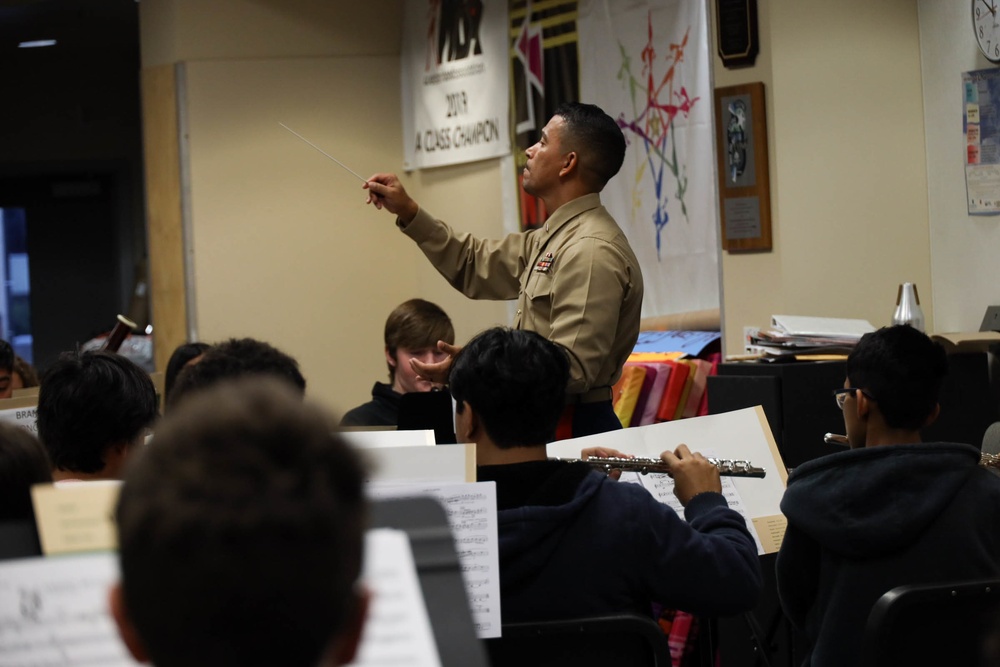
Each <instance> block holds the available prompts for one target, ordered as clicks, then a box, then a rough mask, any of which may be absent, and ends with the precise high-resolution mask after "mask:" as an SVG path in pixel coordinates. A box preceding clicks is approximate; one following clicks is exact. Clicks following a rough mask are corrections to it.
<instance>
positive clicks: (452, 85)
mask: <svg viewBox="0 0 1000 667" xmlns="http://www.w3.org/2000/svg"><path fill="white" fill-rule="evenodd" d="M403 30H404V33H403V57H402V82H403V100H402V107H403V143H404V151H403V156H404V158H403V160H404V161H403V166H404V168H405V169H407V170H410V169H420V168H423V167H439V166H442V165H446V164H457V163H460V162H471V161H473V160H482V159H484V158H491V157H499V156H502V155H507V154H509V153H510V127H509V126H510V114H509V102H508V98H509V93H510V85H509V82H508V53H509V50H510V47H509V45H508V42H509V39H508V36H507V34H506V31H507V0H461V1H460V0H406V2H405V6H404V16H403Z"/></svg>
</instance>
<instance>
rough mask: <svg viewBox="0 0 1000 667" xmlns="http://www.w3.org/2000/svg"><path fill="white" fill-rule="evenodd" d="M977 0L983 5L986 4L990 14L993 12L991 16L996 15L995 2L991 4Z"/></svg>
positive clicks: (984, 0)
mask: <svg viewBox="0 0 1000 667" xmlns="http://www.w3.org/2000/svg"><path fill="white" fill-rule="evenodd" d="M979 1H980V2H982V3H983V4H984V5H986V9H988V10H990V14H993V18H996V15H997V7H996V4H993V5H991V4H990V3H988V2H986V0H979Z"/></svg>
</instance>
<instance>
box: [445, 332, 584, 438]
mask: <svg viewBox="0 0 1000 667" xmlns="http://www.w3.org/2000/svg"><path fill="white" fill-rule="evenodd" d="M568 381H569V359H567V357H566V353H565V352H564V351H563V350H562V349H561V348H560V347H559V346H557V345H556V344H555V343H552V342H551V341H548V340H546V339H545V338H543V337H542V336H540V335H538V334H537V333H535V332H534V331H523V330H519V329H508V328H505V327H495V328H493V329H487V330H486V331H484V332H482V333H480V334H479V335H477V336H476V337H475V338H473V339H472V340H471V341H469V343H468V344H467V345H465V346H464V347H463V348H462V351H461V352H459V353H458V355H457V356H456V357H455V361H454V363H453V364H452V367H451V374H450V376H449V386H450V388H451V394H452V396H453V397H454V398H455V401H456V402H457V407H456V410H458V411H459V412H461V411H462V410H463V409H464V408H463V406H462V401H465V402H467V403H468V404H469V405H470V406H472V409H473V410H475V411H476V414H477V415H479V418H480V419H481V420H482V422H483V427H484V428H485V429H486V433H487V435H489V436H490V438H491V439H492V440H493V442H494V443H495V444H496V445H497V446H498V447H502V448H509V447H527V446H531V445H539V444H544V443H546V442H550V441H551V440H552V439H553V438H554V436H555V433H556V427H557V426H558V425H559V417H560V415H561V414H562V410H563V407H564V405H565V403H566V383H567V382H568Z"/></svg>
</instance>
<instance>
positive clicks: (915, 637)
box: [862, 579, 1000, 667]
mask: <svg viewBox="0 0 1000 667" xmlns="http://www.w3.org/2000/svg"><path fill="white" fill-rule="evenodd" d="M998 611H1000V579H990V580H980V581H962V582H955V583H944V584H913V585H907V586H899V587H897V588H894V589H892V590H891V591H889V592H888V593H886V594H885V595H883V596H882V597H881V598H879V599H878V601H877V602H876V603H875V606H874V607H872V611H871V614H870V615H869V616H868V624H867V626H866V627H865V634H864V638H863V640H862V665H863V666H864V667H881V666H883V665H908V666H914V665H915V666H918V667H919V666H920V665H963V666H966V665H971V666H973V667H974V666H975V665H980V664H996V663H994V662H989V663H987V662H984V655H985V653H984V651H985V650H986V644H985V641H986V640H987V639H988V638H989V636H990V635H991V634H993V633H995V632H997V631H998V630H1000V625H998V621H1000V617H998V614H997V612H998Z"/></svg>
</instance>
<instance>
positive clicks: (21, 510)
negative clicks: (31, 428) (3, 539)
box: [0, 422, 52, 521]
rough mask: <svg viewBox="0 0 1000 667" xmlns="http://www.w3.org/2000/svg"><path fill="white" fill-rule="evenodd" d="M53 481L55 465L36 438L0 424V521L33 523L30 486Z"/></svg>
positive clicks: (10, 425) (20, 430)
mask: <svg viewBox="0 0 1000 667" xmlns="http://www.w3.org/2000/svg"><path fill="white" fill-rule="evenodd" d="M51 481H52V464H51V463H50V462H49V457H48V454H46V453H45V448H44V447H42V443H40V442H39V441H38V438H36V437H35V436H34V435H32V434H31V433H29V432H28V431H27V430H26V429H24V428H21V427H20V426H15V425H14V424H8V423H6V422H0V521H17V520H21V519H31V518H33V517H34V512H33V511H32V508H31V485H32V484H46V483H49V482H51Z"/></svg>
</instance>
